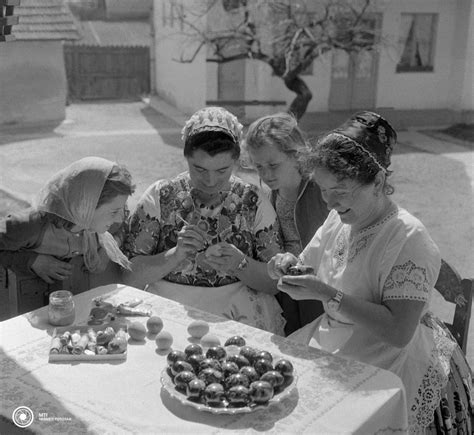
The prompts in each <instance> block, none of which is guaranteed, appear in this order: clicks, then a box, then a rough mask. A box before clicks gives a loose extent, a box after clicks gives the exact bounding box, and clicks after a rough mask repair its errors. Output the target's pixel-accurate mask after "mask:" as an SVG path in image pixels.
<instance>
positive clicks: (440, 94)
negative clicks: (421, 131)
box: [377, 0, 467, 109]
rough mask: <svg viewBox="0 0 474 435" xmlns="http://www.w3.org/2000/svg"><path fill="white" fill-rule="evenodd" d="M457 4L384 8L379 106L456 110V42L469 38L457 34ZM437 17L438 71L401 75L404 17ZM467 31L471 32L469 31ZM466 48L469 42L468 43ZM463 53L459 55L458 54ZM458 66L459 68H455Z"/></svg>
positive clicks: (401, 2) (406, 0) (437, 0)
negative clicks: (433, 14)
mask: <svg viewBox="0 0 474 435" xmlns="http://www.w3.org/2000/svg"><path fill="white" fill-rule="evenodd" d="M457 7H458V5H457V2H456V1H455V0H417V1H413V0H398V1H390V2H386V3H385V7H383V8H382V10H383V12H384V15H383V27H382V29H383V30H382V33H383V38H384V40H385V47H384V48H383V49H382V50H381V53H380V62H379V73H378V86H377V106H378V107H391V108H394V109H442V108H453V107H454V106H456V104H457V101H456V94H454V93H453V91H452V86H451V84H452V80H453V76H452V74H453V67H454V70H456V68H458V67H461V66H460V65H459V64H458V63H457V62H456V59H455V56H456V55H457V56H460V57H463V58H464V56H465V52H464V53H463V52H462V51H461V53H460V54H456V55H455V54H454V53H453V47H454V46H458V47H459V46H460V45H463V44H460V43H459V41H456V40H455V39H454V38H455V37H458V38H461V39H462V38H463V37H464V38H466V36H467V35H466V34H465V32H463V31H460V32H456V33H455V28H456V26H458V25H459V23H458V21H457V20H456V9H457ZM410 12H411V13H437V14H439V15H438V24H437V30H436V37H435V52H434V71H433V72H404V73H397V72H396V65H397V62H398V60H399V57H400V52H401V47H400V46H399V44H398V40H399V32H400V19H401V18H400V14H401V13H410ZM466 30H467V29H466ZM464 45H465V42H464ZM458 53H459V52H458ZM455 65H456V66H455Z"/></svg>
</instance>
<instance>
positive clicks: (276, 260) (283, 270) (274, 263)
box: [267, 252, 298, 279]
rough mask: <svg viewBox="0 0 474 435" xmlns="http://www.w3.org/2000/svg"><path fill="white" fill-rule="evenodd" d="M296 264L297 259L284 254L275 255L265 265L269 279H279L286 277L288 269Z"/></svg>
mask: <svg viewBox="0 0 474 435" xmlns="http://www.w3.org/2000/svg"><path fill="white" fill-rule="evenodd" d="M297 263H298V258H297V257H295V256H294V255H293V254H291V253H289V252H287V253H285V254H276V255H275V256H274V257H272V258H271V259H270V261H269V262H268V263H267V271H268V274H269V275H270V278H273V279H279V278H281V277H282V276H284V275H286V274H287V272H288V268H289V267H290V266H294V265H295V264H297Z"/></svg>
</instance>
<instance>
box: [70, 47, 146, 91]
mask: <svg viewBox="0 0 474 435" xmlns="http://www.w3.org/2000/svg"><path fill="white" fill-rule="evenodd" d="M64 60H65V65H66V74H67V81H68V93H69V99H70V100H95V99H139V98H140V96H141V95H142V94H146V93H149V91H150V49H149V47H110V46H107V47H100V46H94V45H66V44H65V45H64Z"/></svg>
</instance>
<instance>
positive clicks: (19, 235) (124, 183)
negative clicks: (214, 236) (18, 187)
mask: <svg viewBox="0 0 474 435" xmlns="http://www.w3.org/2000/svg"><path fill="white" fill-rule="evenodd" d="M133 191H134V186H133V185H132V179H131V176H130V173H129V172H128V170H127V169H126V168H125V167H123V166H120V165H117V164H116V163H114V162H111V161H109V160H106V159H102V158H99V157H86V158H83V159H81V160H78V161H76V162H74V163H72V164H71V165H69V166H67V167H66V168H64V169H62V170H61V171H59V172H58V173H57V174H55V175H54V176H53V177H52V178H51V180H49V182H48V183H47V184H46V185H45V186H44V187H43V189H42V190H41V192H40V193H39V195H38V198H37V199H36V204H35V206H34V207H33V208H32V209H28V210H25V211H24V212H21V213H18V214H16V215H10V216H7V217H6V218H5V219H4V220H3V221H1V222H0V264H1V265H3V266H5V267H7V268H9V269H12V270H13V271H14V272H16V273H17V275H18V276H20V277H29V279H31V277H35V276H37V277H39V278H41V279H42V280H43V281H44V282H45V283H48V284H51V285H52V287H51V288H50V290H51V289H57V288H63V289H65V288H67V289H70V290H71V291H72V292H73V293H79V292H80V291H84V290H88V289H89V288H90V286H89V278H91V277H92V276H89V274H88V272H92V273H93V274H95V275H99V274H101V273H102V272H104V270H105V269H106V268H107V266H108V265H109V260H112V261H113V262H115V263H118V264H120V265H121V266H122V267H128V265H129V262H128V260H127V257H126V256H125V255H124V254H123V253H122V252H121V251H120V249H119V247H118V245H117V241H116V240H115V239H114V237H113V236H112V235H111V234H110V233H109V232H108V230H109V229H110V227H111V226H112V225H113V224H115V223H117V224H122V223H123V220H124V207H125V204H126V201H127V199H128V197H129V195H131V194H132V193H133ZM75 259H79V260H81V261H78V262H75V261H72V260H75ZM82 266H85V268H84V267H82ZM119 277H120V275H119V274H117V276H116V277H115V279H118V278H119ZM99 282H101V281H100V278H99ZM39 287H42V286H40V285H39V286H38V288H37V290H39ZM43 288H47V286H46V284H44V286H43ZM41 302H42V303H46V302H47V301H46V300H44V301H41ZM29 308H30V309H32V308H34V307H31V306H29ZM20 309H21V307H20Z"/></svg>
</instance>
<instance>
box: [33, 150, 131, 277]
mask: <svg viewBox="0 0 474 435" xmlns="http://www.w3.org/2000/svg"><path fill="white" fill-rule="evenodd" d="M113 167H114V163H113V162H111V161H109V160H105V159H102V158H100V157H86V158H83V159H81V160H78V161H76V162H74V163H72V164H70V165H69V166H67V167H66V168H64V169H62V170H61V171H59V172H57V173H56V174H55V175H54V176H53V177H52V178H51V179H50V180H49V181H48V182H47V183H46V185H45V186H44V187H43V188H42V189H41V191H40V192H39V194H38V197H37V199H36V202H35V205H36V209H37V210H39V211H45V212H47V213H52V214H54V215H56V216H59V217H61V218H63V219H65V220H67V221H68V222H72V223H73V224H75V225H77V226H78V227H79V229H80V230H82V231H83V239H82V240H83V242H82V243H83V252H84V263H85V265H86V267H87V269H89V270H90V271H91V272H96V271H100V270H103V269H104V268H105V266H106V265H105V264H103V263H102V261H101V258H100V255H99V253H98V249H99V245H98V243H97V238H98V239H99V244H100V245H101V246H102V247H103V248H104V249H105V252H106V253H107V256H108V257H109V258H110V259H111V260H112V261H114V262H115V263H118V264H120V265H121V266H122V267H125V268H127V269H129V268H130V262H129V261H128V259H127V257H126V256H125V255H124V254H123V253H122V251H120V248H119V247H118V245H117V242H116V241H115V239H114V237H113V236H112V234H110V233H109V232H105V233H103V234H97V233H95V232H92V231H91V230H90V225H91V223H92V219H93V216H94V212H95V209H96V208H97V204H98V202H99V198H100V195H101V193H102V190H103V188H104V185H105V182H106V180H107V178H108V176H109V175H110V172H111V171H112V169H113Z"/></svg>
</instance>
